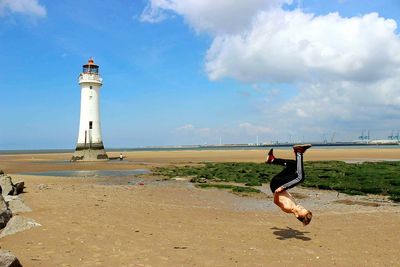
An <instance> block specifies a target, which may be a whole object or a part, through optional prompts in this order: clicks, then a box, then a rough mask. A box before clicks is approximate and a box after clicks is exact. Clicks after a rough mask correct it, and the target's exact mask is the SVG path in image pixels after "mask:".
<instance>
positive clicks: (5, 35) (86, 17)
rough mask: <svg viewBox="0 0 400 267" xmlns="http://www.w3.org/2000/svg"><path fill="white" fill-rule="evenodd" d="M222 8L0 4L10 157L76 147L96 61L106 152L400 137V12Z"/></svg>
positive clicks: (0, 61)
mask: <svg viewBox="0 0 400 267" xmlns="http://www.w3.org/2000/svg"><path fill="white" fill-rule="evenodd" d="M214 2H215V1H211V0H204V1H196V0H149V1H145V0H142V1H94V0H93V1H92V0H89V1H75V0H69V1H45V0H13V1H9V0H0V99H1V100H2V101H1V102H2V103H1V105H0V123H1V126H2V127H1V130H0V149H41V148H74V147H75V145H76V140H77V134H78V125H79V106H80V99H79V98H80V91H79V90H80V89H79V85H78V83H77V77H78V75H79V73H80V71H81V66H82V64H84V63H85V62H87V59H88V58H89V57H90V56H93V57H94V59H95V62H96V63H98V64H99V65H100V71H101V75H102V77H103V79H104V85H103V87H102V90H101V119H102V132H103V141H104V144H105V146H106V147H114V148H117V147H138V146H154V145H185V144H205V143H207V144H215V143H219V142H220V140H222V142H223V143H252V142H255V141H256V138H257V136H258V137H259V140H260V141H261V142H269V141H273V140H279V141H289V140H291V141H321V140H322V139H323V137H324V136H325V137H328V138H330V137H331V136H333V134H334V135H335V139H336V140H353V139H356V138H357V137H358V135H359V134H360V132H361V131H362V130H363V129H369V130H370V132H371V135H372V137H374V138H386V136H387V135H389V134H390V133H391V131H397V130H400V122H399V116H400V92H399V91H400V90H399V86H398V84H400V81H399V77H400V75H398V74H400V57H399V55H400V37H399V28H398V25H399V22H400V21H399V20H400V2H398V1H395V0H385V1H372V0H368V1H350V0H341V1H334V0H330V1H316V0H313V1H311V0H310V1H288V0H286V1H285V0H270V1H267V0H249V1H243V2H240V1H234V0H221V1H220V3H219V4H215V3H214ZM335 12H337V14H336V15H334V13H335ZM374 13H377V14H375V15H374ZM280 19H282V20H280ZM396 55H397V56H396ZM398 82H399V83H398Z"/></svg>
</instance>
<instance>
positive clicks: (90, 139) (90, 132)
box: [89, 121, 93, 148]
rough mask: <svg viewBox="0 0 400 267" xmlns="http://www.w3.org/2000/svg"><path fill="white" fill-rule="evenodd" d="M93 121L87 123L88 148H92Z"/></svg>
mask: <svg viewBox="0 0 400 267" xmlns="http://www.w3.org/2000/svg"><path fill="white" fill-rule="evenodd" d="M92 130H93V121H89V148H92Z"/></svg>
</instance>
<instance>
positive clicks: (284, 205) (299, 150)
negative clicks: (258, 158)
mask: <svg viewBox="0 0 400 267" xmlns="http://www.w3.org/2000/svg"><path fill="white" fill-rule="evenodd" d="M310 147H311V145H310V144H306V145H295V146H293V150H294V153H295V156H296V160H289V159H280V158H275V156H274V154H273V149H271V150H270V151H269V152H268V158H267V160H266V161H265V163H267V164H276V165H281V166H285V168H284V169H283V170H282V171H281V172H280V173H278V174H277V175H275V176H274V177H273V178H272V180H271V183H270V187H271V191H272V192H273V193H274V203H275V204H276V205H278V206H279V207H280V208H281V210H283V211H284V212H286V213H293V214H294V216H296V218H297V219H298V220H299V221H301V222H302V223H303V225H307V224H309V223H310V221H311V219H312V213H311V211H309V210H307V209H305V208H304V207H302V206H301V205H298V204H297V203H296V201H295V199H294V198H293V196H292V195H291V194H290V193H289V192H288V191H287V190H288V189H289V188H292V187H294V186H296V185H298V184H299V183H301V182H303V181H304V178H305V176H304V168H303V154H304V152H305V151H306V150H307V149H309V148H310Z"/></svg>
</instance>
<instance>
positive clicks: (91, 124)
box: [89, 121, 93, 130]
mask: <svg viewBox="0 0 400 267" xmlns="http://www.w3.org/2000/svg"><path fill="white" fill-rule="evenodd" d="M92 129H93V121H89V130H92Z"/></svg>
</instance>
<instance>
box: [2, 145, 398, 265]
mask: <svg viewBox="0 0 400 267" xmlns="http://www.w3.org/2000/svg"><path fill="white" fill-rule="evenodd" d="M275 154H276V155H279V156H280V157H292V156H293V154H292V152H291V151H290V150H285V149H276V151H275ZM118 155H119V152H118V153H117V152H114V153H109V156H114V157H116V156H118ZM124 156H126V159H125V160H124V161H121V162H120V161H117V160H116V161H108V162H98V163H70V162H69V161H68V160H69V159H70V157H71V154H67V153H65V154H23V155H0V169H2V170H3V171H4V172H5V173H7V174H10V175H11V176H12V177H13V181H19V180H23V181H25V185H26V189H25V191H26V192H25V193H24V194H22V195H21V198H23V200H24V202H25V203H26V204H27V205H28V206H29V207H31V208H32V210H33V211H32V212H28V213H21V214H20V215H21V216H24V217H29V218H33V219H34V220H35V221H37V222H38V223H40V224H41V225H42V226H40V227H36V228H33V229H30V230H27V231H24V232H20V233H17V234H14V235H11V236H6V237H4V238H1V239H0V245H1V248H4V249H8V250H11V251H12V252H13V253H14V254H15V255H16V256H17V257H18V258H19V260H20V261H21V263H22V264H23V265H24V266H278V265H279V266H334V265H336V266H399V265H400V255H399V254H398V248H399V247H400V239H399V238H398V235H397V234H395V233H398V231H399V230H400V224H399V221H400V205H399V204H395V203H392V202H390V201H388V200H387V199H386V198H385V197H381V196H348V195H345V194H339V195H338V194H337V193H336V192H331V191H319V190H313V189H305V188H300V187H299V188H294V189H293V190H292V192H294V193H296V195H297V196H298V198H299V201H300V202H301V203H302V204H303V205H304V206H306V207H308V208H310V209H311V210H312V211H313V213H314V218H313V221H312V222H311V224H310V225H309V226H307V227H303V226H302V225H301V223H300V222H298V221H297V220H296V219H295V218H294V217H293V215H287V214H283V213H282V212H280V211H279V210H278V208H277V207H275V206H274V205H273V203H272V201H271V196H272V194H271V193H270V192H269V189H268V185H263V187H262V190H263V192H265V194H264V195H262V197H258V198H252V197H243V196H238V195H235V194H232V193H229V192H226V191H222V190H217V189H211V190H210V189H207V190H206V189H199V188H195V187H194V186H193V184H191V183H190V182H188V181H187V180H184V179H182V180H169V181H163V180H162V179H160V177H152V176H151V175H147V176H146V177H132V176H127V177H114V178H105V177H89V178H76V177H73V178H71V177H61V176H45V175H40V174H29V175H28V174H21V173H27V172H46V171H63V170H64V171H66V170H68V171H70V170H134V169H148V170H150V169H151V168H152V167H154V166H165V165H180V164H197V163H201V162H204V161H212V162H223V161H234V162H239V161H240V162H263V161H264V159H265V151H262V150H234V151H231V150H220V151H163V152H127V153H125V152H124ZM305 160H313V161H314V160H343V161H348V162H359V161H379V160H400V149H397V148H396V149H374V148H371V149H329V150H328V149H317V148H313V149H312V150H310V151H309V152H307V155H306V157H305Z"/></svg>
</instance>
